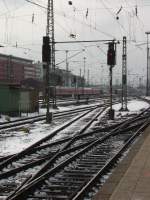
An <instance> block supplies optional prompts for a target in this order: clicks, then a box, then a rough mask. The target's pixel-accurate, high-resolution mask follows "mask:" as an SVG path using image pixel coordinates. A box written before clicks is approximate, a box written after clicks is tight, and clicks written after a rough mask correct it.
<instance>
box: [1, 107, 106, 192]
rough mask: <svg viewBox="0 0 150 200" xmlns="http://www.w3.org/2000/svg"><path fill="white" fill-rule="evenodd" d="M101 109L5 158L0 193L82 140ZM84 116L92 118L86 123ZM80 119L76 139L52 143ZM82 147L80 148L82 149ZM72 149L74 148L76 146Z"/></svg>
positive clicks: (93, 110) (68, 138) (66, 138)
mask: <svg viewBox="0 0 150 200" xmlns="http://www.w3.org/2000/svg"><path fill="white" fill-rule="evenodd" d="M103 109H104V108H94V109H92V112H93V113H90V112H91V111H88V112H86V113H84V114H82V115H81V116H80V117H77V118H76V119H74V120H72V121H71V122H70V123H69V124H66V125H65V126H63V127H61V128H60V129H58V130H56V131H54V132H53V133H52V134H51V135H50V136H48V137H46V138H43V139H42V140H40V141H38V142H37V143H35V144H34V145H32V146H31V147H29V148H27V149H26V150H24V151H22V152H20V153H19V154H16V155H14V156H11V157H9V158H7V159H6V160H4V159H3V161H2V162H1V163H0V169H1V173H0V185H1V186H2V187H1V186H0V191H3V189H4V188H5V189H6V188H9V184H10V185H13V184H12V183H14V182H15V181H16V184H15V186H16V185H18V183H19V184H20V183H22V181H23V180H24V178H25V177H27V174H29V173H30V174H32V175H34V174H35V172H36V171H38V170H39V171H40V168H41V167H42V166H43V164H44V163H45V162H46V160H47V159H50V158H53V159H54V158H56V157H57V153H58V152H59V151H60V150H62V149H67V148H68V147H69V146H70V145H71V144H72V143H73V141H74V140H76V139H77V138H78V140H82V139H80V138H82V136H80V134H81V133H83V132H84V131H85V130H86V129H87V128H88V127H89V126H90V125H91V124H92V122H94V120H95V119H96V118H97V117H98V116H99V115H100V114H101V112H102V111H103ZM95 110H96V114H95ZM97 112H98V113H97ZM89 114H90V115H89ZM86 115H88V116H87V117H88V119H89V117H91V118H92V119H91V120H90V121H89V120H88V122H87V120H86ZM92 116H93V117H92ZM82 118H83V120H82V126H81V124H80V126H78V127H81V128H80V129H79V128H78V130H77V125H76V133H77V134H78V137H77V136H76V134H75V136H74V137H72V136H67V137H65V138H62V139H60V140H57V141H55V142H52V139H54V136H55V135H56V134H58V133H59V132H60V131H62V130H63V129H64V128H66V127H67V129H68V125H71V124H72V123H74V122H76V121H77V120H79V119H80V120H81V119H82ZM76 123H77V122H76ZM71 129H73V127H71ZM64 131H65V130H63V132H64ZM67 134H68V130H67ZM63 135H64V134H63ZM86 142H87V141H83V140H82V141H81V143H82V146H83V147H84V145H85V144H84V143H86ZM82 146H81V147H80V148H83V147H82ZM74 148H76V145H75V147H74ZM33 160H34V161H33ZM25 170H26V171H25ZM40 173H41V172H40ZM6 182H7V183H6ZM4 185H5V186H6V185H7V187H5V186H4ZM3 186H4V187H3ZM5 189H4V190H5ZM6 190H7V189H6ZM8 190H9V189H8ZM13 190H14V187H13ZM7 192H8V191H7Z"/></svg>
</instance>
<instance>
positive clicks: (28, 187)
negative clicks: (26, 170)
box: [10, 123, 126, 200]
mask: <svg viewBox="0 0 150 200" xmlns="http://www.w3.org/2000/svg"><path fill="white" fill-rule="evenodd" d="M125 126H126V123H125ZM121 129H122V130H123V126H122V125H121V127H120V128H119V129H118V130H117V131H116V130H113V131H112V132H111V133H108V134H107V135H105V136H104V137H102V138H100V139H98V140H96V141H94V142H93V143H92V144H90V145H88V146H87V147H85V148H84V149H82V150H81V151H79V152H77V153H75V154H74V155H73V156H72V157H70V158H68V159H67V160H65V161H64V162H62V163H61V164H58V165H56V166H55V167H54V168H53V169H50V170H48V171H47V172H46V173H44V174H42V175H41V176H40V177H38V178H36V179H35V180H33V181H32V182H30V183H29V184H28V185H26V186H25V187H23V188H22V189H21V190H20V191H18V193H17V194H16V195H15V196H13V197H12V198H10V199H11V200H14V199H15V200H17V199H20V198H22V197H23V196H24V195H25V194H27V192H29V191H31V190H33V189H34V188H35V187H36V186H40V184H42V182H43V181H44V180H45V179H47V177H49V176H50V175H54V174H55V173H56V172H58V171H59V170H61V169H62V168H64V167H65V166H66V164H69V163H70V162H72V161H73V160H75V159H76V158H78V157H79V155H82V154H83V153H85V152H87V151H89V150H90V149H91V148H93V147H95V146H96V145H100V143H102V142H104V141H105V140H106V139H108V138H109V137H112V136H115V135H117V134H120V132H121ZM24 197H25V196H24Z"/></svg>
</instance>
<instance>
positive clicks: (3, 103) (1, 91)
mask: <svg viewBox="0 0 150 200" xmlns="http://www.w3.org/2000/svg"><path fill="white" fill-rule="evenodd" d="M19 99H20V90H19V88H17V87H15V86H9V85H0V113H2V114H8V115H10V116H17V115H18V114H19Z"/></svg>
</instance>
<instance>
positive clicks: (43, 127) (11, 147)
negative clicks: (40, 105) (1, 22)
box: [0, 100, 149, 156]
mask: <svg viewBox="0 0 150 200" xmlns="http://www.w3.org/2000/svg"><path fill="white" fill-rule="evenodd" d="M90 105H91V104H90ZM93 105H97V103H96V104H93ZM85 106H87V105H81V106H78V107H85ZM148 107H149V104H148V103H145V102H143V101H138V100H132V101H130V102H128V109H129V112H122V113H121V112H120V111H119V109H120V108H121V104H116V105H114V106H113V108H114V109H115V111H116V112H115V113H116V114H115V115H116V116H117V115H119V113H121V115H125V114H128V113H129V114H132V113H138V112H139V111H141V110H142V109H144V108H148ZM72 108H77V106H68V107H59V110H55V112H58V111H63V110H69V109H72ZM45 112H46V109H40V112H39V114H44V113H45ZM37 114H38V113H33V114H32V116H34V115H37ZM25 116H26V115H25ZM28 116H29V115H28ZM22 117H23V116H22ZM3 118H5V116H3ZM14 119H15V118H11V120H14ZM63 120H64V121H63ZM63 120H62V121H61V123H60V121H59V122H57V121H53V122H52V123H51V124H45V123H44V122H42V121H41V122H35V123H33V124H29V125H26V126H25V127H27V129H29V132H26V131H25V130H24V129H20V130H17V131H9V132H6V133H5V134H4V133H2V132H1V133H0V156H5V155H9V154H14V153H17V152H19V151H21V150H23V149H24V148H26V147H28V146H29V145H31V144H33V143H34V142H36V141H38V140H40V139H41V138H43V137H45V136H46V135H48V134H50V132H51V131H52V130H53V129H57V128H58V127H60V126H61V125H62V124H64V123H65V122H66V121H68V119H65V118H64V119H63ZM5 121H6V120H5Z"/></svg>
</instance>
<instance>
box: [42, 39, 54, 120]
mask: <svg viewBox="0 0 150 200" xmlns="http://www.w3.org/2000/svg"><path fill="white" fill-rule="evenodd" d="M50 55H51V47H50V40H49V36H44V37H43V46H42V61H43V72H44V82H45V100H46V122H47V123H51V121H52V113H51V112H50V111H49V108H50V103H49V101H50V93H49V89H50V87H49V86H50V81H49V78H50V62H51V56H50Z"/></svg>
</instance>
